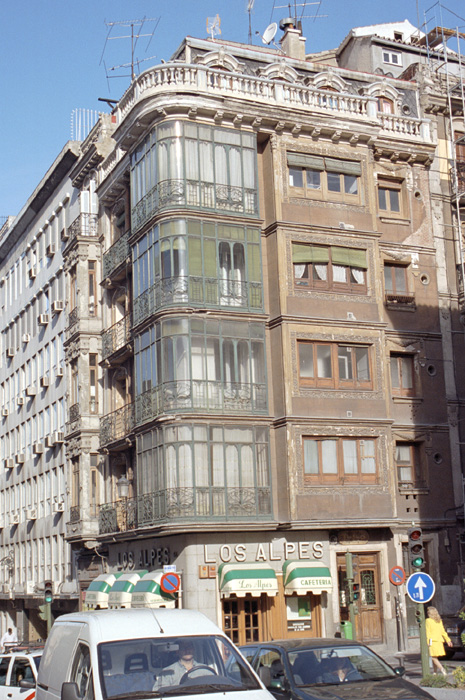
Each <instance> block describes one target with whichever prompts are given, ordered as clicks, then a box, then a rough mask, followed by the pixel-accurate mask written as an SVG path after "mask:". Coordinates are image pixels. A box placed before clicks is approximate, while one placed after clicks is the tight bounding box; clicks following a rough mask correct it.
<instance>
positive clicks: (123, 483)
mask: <svg viewBox="0 0 465 700" xmlns="http://www.w3.org/2000/svg"><path fill="white" fill-rule="evenodd" d="M116 488H117V490H118V498H120V499H121V500H122V501H125V500H126V499H127V497H128V496H129V480H128V479H127V478H126V477H125V476H124V474H123V476H121V477H120V478H119V479H118V481H117V482H116Z"/></svg>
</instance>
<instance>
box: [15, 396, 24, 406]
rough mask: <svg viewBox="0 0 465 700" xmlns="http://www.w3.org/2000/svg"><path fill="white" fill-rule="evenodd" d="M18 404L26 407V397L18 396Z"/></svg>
mask: <svg viewBox="0 0 465 700" xmlns="http://www.w3.org/2000/svg"><path fill="white" fill-rule="evenodd" d="M16 403H17V404H18V406H23V405H24V396H17V397H16Z"/></svg>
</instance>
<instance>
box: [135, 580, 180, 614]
mask: <svg viewBox="0 0 465 700" xmlns="http://www.w3.org/2000/svg"><path fill="white" fill-rule="evenodd" d="M162 576H163V571H150V573H148V574H145V576H142V578H141V579H140V580H139V581H137V583H136V585H135V586H134V590H133V592H132V603H131V607H133V608H174V607H176V600H177V598H178V594H177V593H165V592H164V591H162V590H161V587H160V580H161V577H162Z"/></svg>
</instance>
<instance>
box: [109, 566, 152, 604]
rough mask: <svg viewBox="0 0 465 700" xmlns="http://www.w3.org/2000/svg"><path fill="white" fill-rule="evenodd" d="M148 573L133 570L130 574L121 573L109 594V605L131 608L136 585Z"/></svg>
mask: <svg viewBox="0 0 465 700" xmlns="http://www.w3.org/2000/svg"><path fill="white" fill-rule="evenodd" d="M146 573H147V571H132V572H131V573H130V574H121V576H120V577H119V578H118V579H117V580H116V581H115V582H114V584H113V586H112V587H111V590H110V592H109V594H108V607H109V608H130V607H131V599H132V592H133V590H134V586H135V585H136V583H137V581H140V578H141V576H144V574H146Z"/></svg>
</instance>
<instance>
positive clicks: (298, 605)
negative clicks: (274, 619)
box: [286, 595, 312, 632]
mask: <svg viewBox="0 0 465 700" xmlns="http://www.w3.org/2000/svg"><path fill="white" fill-rule="evenodd" d="M286 611H287V629H288V631H293V632H303V631H304V630H311V629H312V604H311V597H310V596H309V595H305V596H286Z"/></svg>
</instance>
